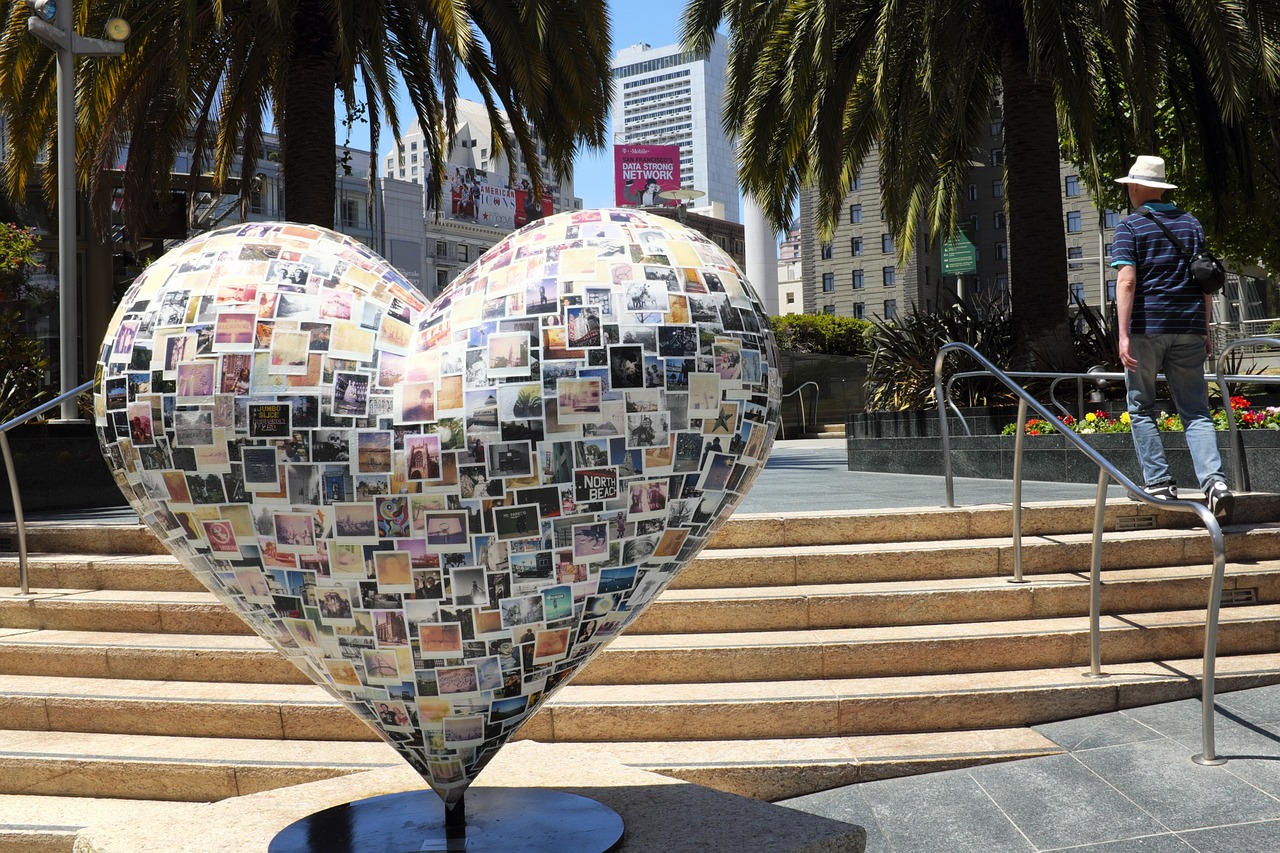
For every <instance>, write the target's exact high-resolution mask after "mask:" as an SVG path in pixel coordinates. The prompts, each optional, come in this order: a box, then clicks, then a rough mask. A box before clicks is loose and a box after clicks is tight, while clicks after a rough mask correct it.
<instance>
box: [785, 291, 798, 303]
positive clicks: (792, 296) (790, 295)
mask: <svg viewBox="0 0 1280 853" xmlns="http://www.w3.org/2000/svg"><path fill="white" fill-rule="evenodd" d="M787 304H788V305H795V304H796V295H795V294H794V293H788V294H787Z"/></svg>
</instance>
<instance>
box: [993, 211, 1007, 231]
mask: <svg viewBox="0 0 1280 853" xmlns="http://www.w3.org/2000/svg"><path fill="white" fill-rule="evenodd" d="M991 219H992V222H994V223H995V226H996V230H997V231H1003V230H1004V211H1003V210H997V211H996V212H995V213H994V214H993V215H992V217H991Z"/></svg>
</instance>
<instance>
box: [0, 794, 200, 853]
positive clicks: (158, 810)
mask: <svg viewBox="0 0 1280 853" xmlns="http://www.w3.org/2000/svg"><path fill="white" fill-rule="evenodd" d="M190 807H191V804H190V803H171V802H164V801H160V800H123V799H110V798H102V797H51V796H38V795H34V794H0V851H4V853H8V851H11V850H12V851H37V850H39V851H43V850H65V851H70V850H71V847H72V843H73V842H74V840H75V835H76V833H77V832H79V831H80V830H81V829H84V828H85V827H87V826H102V825H106V824H109V823H120V822H123V821H138V822H147V823H150V822H157V823H170V822H172V821H173V820H174V819H177V818H181V817H183V816H184V815H189V814H190V811H189V809H190ZM11 842H12V843H11Z"/></svg>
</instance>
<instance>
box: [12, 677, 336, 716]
mask: <svg viewBox="0 0 1280 853" xmlns="http://www.w3.org/2000/svg"><path fill="white" fill-rule="evenodd" d="M5 696H30V697H41V698H48V699H74V700H85V699H101V700H131V701H148V702H156V701H163V702H223V703H227V704H247V703H262V702H271V703H289V704H307V705H328V706H333V707H335V708H337V707H342V705H341V703H340V702H338V700H336V699H334V698H333V697H332V696H330V695H329V694H328V693H327V692H326V691H325V690H324V689H322V688H320V687H318V686H316V685H314V684H252V683H250V684H224V683H218V682H209V681H147V680H142V679H126V678H78V677H74V676H47V675H0V697H5Z"/></svg>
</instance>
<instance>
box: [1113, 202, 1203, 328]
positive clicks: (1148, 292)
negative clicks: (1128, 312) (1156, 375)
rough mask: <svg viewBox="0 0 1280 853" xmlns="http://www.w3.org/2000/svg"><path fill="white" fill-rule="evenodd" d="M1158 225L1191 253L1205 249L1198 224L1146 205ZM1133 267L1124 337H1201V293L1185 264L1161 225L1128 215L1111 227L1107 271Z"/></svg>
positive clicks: (1170, 209) (1163, 206)
mask: <svg viewBox="0 0 1280 853" xmlns="http://www.w3.org/2000/svg"><path fill="white" fill-rule="evenodd" d="M1143 207H1146V208H1150V209H1151V210H1152V211H1153V212H1154V213H1155V215H1156V216H1158V217H1160V221H1161V222H1163V223H1164V224H1165V227H1167V228H1168V229H1169V230H1170V231H1172V232H1173V234H1174V236H1176V237H1177V238H1178V239H1179V240H1180V241H1181V242H1182V245H1183V246H1184V247H1186V248H1187V249H1189V250H1190V251H1191V252H1192V253H1193V254H1194V253H1196V252H1199V251H1201V250H1202V249H1203V248H1204V229H1203V228H1202V227H1201V225H1200V221H1199V220H1198V219H1196V218H1195V217H1194V216H1192V215H1191V214H1190V213H1187V212H1186V211H1185V210H1179V209H1178V208H1177V207H1175V206H1174V205H1172V204H1169V203H1167V202H1160V201H1149V202H1146V203H1145V204H1144V205H1143ZM1126 264H1129V265H1134V266H1137V268H1138V288H1137V292H1136V293H1135V294H1134V297H1133V314H1132V317H1131V319H1130V322H1129V333H1130V334H1133V335H1164V334H1172V335H1178V334H1189V335H1203V334H1205V316H1204V291H1202V290H1201V289H1200V287H1199V286H1198V285H1197V284H1196V283H1195V282H1194V281H1192V280H1191V271H1190V269H1189V265H1188V264H1187V260H1186V258H1185V257H1183V255H1182V253H1181V252H1179V251H1178V248H1177V247H1176V246H1174V245H1173V243H1172V242H1170V240H1169V238H1168V237H1166V236H1165V233H1164V232H1163V231H1161V230H1160V226H1159V225H1156V224H1155V223H1154V222H1152V221H1151V220H1150V219H1149V218H1148V217H1147V216H1144V215H1143V214H1141V213H1131V214H1129V215H1128V216H1126V217H1125V218H1124V219H1122V220H1120V224H1119V225H1118V226H1116V230H1115V238H1114V242H1113V243H1112V245H1111V266H1113V267H1122V266H1125V265H1126Z"/></svg>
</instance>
